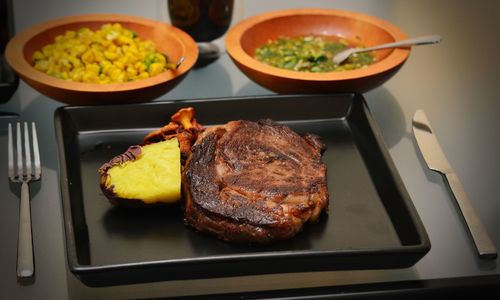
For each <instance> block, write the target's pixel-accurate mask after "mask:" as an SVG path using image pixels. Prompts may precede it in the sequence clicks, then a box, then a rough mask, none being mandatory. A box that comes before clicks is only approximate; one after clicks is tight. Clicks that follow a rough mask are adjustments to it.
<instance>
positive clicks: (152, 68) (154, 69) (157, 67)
mask: <svg viewBox="0 0 500 300" xmlns="http://www.w3.org/2000/svg"><path fill="white" fill-rule="evenodd" d="M162 71H163V67H162V65H161V64H160V63H152V64H151V65H149V74H150V75H151V76H155V75H158V74H160V73H161V72H162Z"/></svg>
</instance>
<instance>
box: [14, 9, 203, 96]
mask: <svg viewBox="0 0 500 300" xmlns="http://www.w3.org/2000/svg"><path fill="white" fill-rule="evenodd" d="M106 23H120V24H122V26H124V27H125V28H128V29H131V30H133V31H135V32H136V33H137V34H138V36H139V37H140V38H141V39H142V40H152V41H153V42H154V43H155V44H156V48H157V50H158V51H159V52H162V53H164V54H166V55H167V56H168V58H169V60H170V61H172V62H177V61H178V60H179V59H180V57H182V56H184V57H185V61H184V62H183V63H182V64H181V65H180V67H179V68H178V69H177V70H168V71H165V72H162V73H160V74H159V75H156V76H153V77H150V78H148V79H142V80H137V81H132V82H126V83H109V84H93V83H81V82H71V81H67V80H62V79H58V78H55V77H52V76H49V75H47V74H45V73H43V72H40V71H38V70H36V69H35V68H33V66H32V64H31V57H32V55H33V52H35V51H36V50H40V49H41V48H42V47H43V46H45V45H47V44H51V43H53V42H54V38H55V37H56V36H57V35H59V34H64V33H65V31H66V30H78V29H80V28H82V27H88V28H90V29H91V30H94V31H95V30H97V29H99V28H100V27H101V26H102V25H103V24H106ZM5 56H6V59H7V62H8V63H9V64H10V65H11V66H12V68H13V69H14V70H15V72H16V73H17V74H18V75H19V77H21V78H22V79H23V80H24V81H25V82H26V83H27V84H29V85H30V86H31V87H33V88H34V89H36V90H37V91H39V92H40V93H42V94H44V95H46V96H48V97H50V98H53V99H56V100H59V101H61V102H64V103H68V104H77V105H86V104H109V103H132V102H146V101H150V100H152V99H154V98H156V97H159V96H161V95H163V94H164V93H166V92H168V91H169V90H171V89H172V88H174V87H175V86H176V85H177V84H178V83H179V82H180V81H181V80H182V79H183V78H184V77H185V76H186V75H187V73H188V72H189V71H190V70H191V68H192V67H193V65H194V63H195V62H196V60H197V58H198V48H197V46H196V43H195V41H194V40H193V39H192V38H191V37H190V36H189V35H188V34H187V33H185V32H184V31H182V30H180V29H178V28H175V27H173V26H170V25H167V24H164V23H161V22H157V21H153V20H149V19H145V18H141V17H135V16H127V15H117V14H91V15H80V16H71V17H64V18H61V19H56V20H52V21H49V22H46V23H42V24H39V25H35V26H33V27H31V28H29V29H27V30H25V31H23V32H21V33H19V34H17V35H16V36H15V37H14V38H13V39H11V40H10V42H9V43H8V45H7V48H6V50H5Z"/></svg>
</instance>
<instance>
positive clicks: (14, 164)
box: [8, 122, 42, 278]
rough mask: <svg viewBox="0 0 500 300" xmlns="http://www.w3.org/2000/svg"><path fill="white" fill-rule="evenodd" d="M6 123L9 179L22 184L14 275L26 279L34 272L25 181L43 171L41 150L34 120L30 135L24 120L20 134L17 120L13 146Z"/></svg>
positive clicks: (33, 178) (34, 179) (26, 183)
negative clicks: (15, 273)
mask: <svg viewBox="0 0 500 300" xmlns="http://www.w3.org/2000/svg"><path fill="white" fill-rule="evenodd" d="M8 126H9V128H8V130H9V137H8V156H9V179H10V181H12V182H15V183H21V202H20V205H19V237H18V242H17V277H19V278H29V277H32V276H33V275H34V270H35V268H34V261H33V238H32V232H31V212H30V191H29V186H28V184H29V183H30V182H32V181H36V180H39V179H40V176H41V173H42V172H41V166H40V152H39V150H38V137H37V133H36V126H35V123H31V137H30V134H29V127H28V124H27V123H26V122H24V126H23V127H24V131H23V133H24V134H23V133H22V132H21V123H17V125H16V143H15V146H14V137H13V134H12V125H11V124H10V123H9V125H8ZM30 141H31V142H30ZM23 145H24V146H23ZM14 149H15V151H14ZM31 154H33V156H31Z"/></svg>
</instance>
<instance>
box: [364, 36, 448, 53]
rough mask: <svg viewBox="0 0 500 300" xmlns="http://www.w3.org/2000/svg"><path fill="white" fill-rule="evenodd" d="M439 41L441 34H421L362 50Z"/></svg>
mask: <svg viewBox="0 0 500 300" xmlns="http://www.w3.org/2000/svg"><path fill="white" fill-rule="evenodd" d="M439 42H441V36H439V35H426V36H420V37H416V38H411V39H407V40H402V41H397V42H393V43H387V44H382V45H378V46H374V47H368V48H363V49H361V50H362V51H363V52H365V51H373V50H379V49H386V48H396V47H406V46H416V45H428V44H436V43H439Z"/></svg>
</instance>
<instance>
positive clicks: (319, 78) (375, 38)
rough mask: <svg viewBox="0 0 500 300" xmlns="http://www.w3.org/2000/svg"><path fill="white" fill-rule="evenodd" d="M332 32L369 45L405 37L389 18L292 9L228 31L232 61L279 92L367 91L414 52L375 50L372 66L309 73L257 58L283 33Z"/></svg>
mask: <svg viewBox="0 0 500 300" xmlns="http://www.w3.org/2000/svg"><path fill="white" fill-rule="evenodd" d="M303 35H327V36H334V37H342V38H344V39H347V40H348V41H349V42H350V43H352V44H353V45H363V46H365V47H369V46H373V45H377V44H382V43H388V42H394V41H396V40H402V39H406V38H407V36H406V34H404V33H403V32H402V31H401V30H399V29H398V28H397V27H396V26H394V25H392V24H390V23H389V22H387V21H384V20H381V19H378V18H375V17H372V16H368V15H365V14H361V13H356V12H349V11H342V10H329V9H292V10H281V11H274V12H269V13H264V14H261V15H257V16H254V17H251V18H249V19H246V20H244V21H242V22H240V23H238V24H237V25H235V26H234V27H232V28H231V29H230V30H229V32H228V33H227V37H226V48H227V52H228V53H229V55H230V57H231V59H232V60H233V61H234V62H235V64H236V65H237V66H238V68H239V69H240V70H241V71H242V72H243V73H245V74H246V75H247V76H248V77H249V78H250V79H252V80H253V81H255V82H256V83H258V84H260V85H261V86H263V87H265V88H267V89H270V90H272V91H275V92H277V93H330V92H360V93H362V92H366V91H368V90H370V89H373V88H375V87H378V86H380V85H381V84H382V83H384V82H385V81H386V80H388V79H389V78H390V77H392V76H393V75H394V74H395V73H396V72H397V71H398V70H399V69H400V68H401V66H402V65H403V63H404V62H405V61H406V59H407V58H408V56H409V54H410V48H398V49H389V50H380V51H377V52H374V53H373V54H374V55H375V56H376V58H377V61H376V62H375V63H373V64H372V65H370V66H368V67H366V68H362V69H357V70H350V71H343V72H327V73H306V72H296V71H290V70H284V69H280V68H276V67H272V66H269V65H266V64H264V63H262V62H260V61H258V60H256V59H255V58H254V53H255V49H256V48H258V47H260V46H262V45H264V44H265V43H267V42H268V41H269V40H274V39H277V38H279V37H283V36H286V37H295V36H303Z"/></svg>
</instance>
